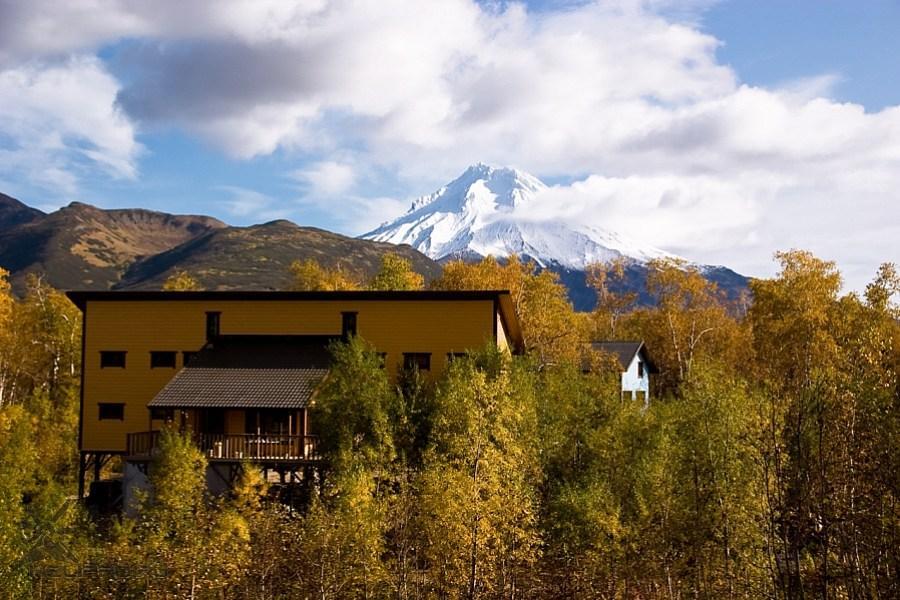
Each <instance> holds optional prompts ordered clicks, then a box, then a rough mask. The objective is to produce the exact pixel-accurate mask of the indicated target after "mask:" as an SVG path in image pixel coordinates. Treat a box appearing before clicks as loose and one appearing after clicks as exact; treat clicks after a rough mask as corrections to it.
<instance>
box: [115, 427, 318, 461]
mask: <svg viewBox="0 0 900 600" xmlns="http://www.w3.org/2000/svg"><path fill="white" fill-rule="evenodd" d="M192 437H193V440H194V443H195V444H196V445H197V447H198V448H200V450H201V451H202V452H203V454H205V455H206V457H207V458H209V459H211V460H250V461H267V460H279V461H280V460H301V461H306V460H310V461H312V460H319V459H320V458H321V457H320V456H319V452H318V441H319V438H318V437H317V436H314V435H287V434H278V433H272V434H267V433H262V434H256V433H199V434H194V435H193V436H192ZM127 444H128V455H129V456H133V457H150V456H152V455H153V453H154V451H155V449H156V448H158V447H159V431H140V432H138V433H129V434H128V441H127Z"/></svg>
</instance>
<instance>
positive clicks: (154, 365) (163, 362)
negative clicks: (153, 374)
mask: <svg viewBox="0 0 900 600" xmlns="http://www.w3.org/2000/svg"><path fill="white" fill-rule="evenodd" d="M150 368H151V369H165V368H169V369H174V368H175V352H173V351H171V350H165V351H153V352H151V353H150Z"/></svg>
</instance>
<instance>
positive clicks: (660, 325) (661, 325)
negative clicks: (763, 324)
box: [622, 259, 750, 391]
mask: <svg viewBox="0 0 900 600" xmlns="http://www.w3.org/2000/svg"><path fill="white" fill-rule="evenodd" d="M648 268H649V273H648V275H647V291H648V293H649V294H650V296H651V297H652V298H653V300H654V305H653V306H650V307H644V308H640V309H636V310H634V311H632V312H631V313H630V314H629V315H627V317H626V318H625V319H624V323H623V324H622V329H623V331H624V332H625V333H626V334H627V335H626V337H631V338H633V339H641V340H644V341H645V342H646V344H647V347H648V348H651V353H652V356H653V360H654V362H655V363H656V365H657V366H658V367H659V369H660V373H659V374H658V375H657V376H656V377H655V380H656V385H657V386H658V387H659V388H660V389H661V390H663V391H666V390H677V389H678V386H679V385H680V384H681V383H682V382H683V381H685V380H686V379H688V378H689V377H690V374H691V369H692V368H693V365H694V363H695V362H696V361H698V360H699V359H715V360H718V361H720V362H721V363H723V364H729V365H735V366H738V365H742V364H746V363H747V362H748V359H749V351H750V349H749V346H750V342H749V338H748V335H749V333H748V332H747V330H746V328H745V327H743V325H742V323H740V322H739V321H738V320H737V318H736V315H734V314H733V313H732V312H731V311H730V310H729V309H730V307H729V305H728V303H727V302H726V300H725V298H724V296H723V294H722V293H721V291H720V290H719V289H718V287H717V286H716V284H715V283H712V282H710V281H709V280H707V279H706V278H705V277H703V274H702V273H701V272H700V270H699V269H698V268H697V267H696V266H693V265H689V264H687V263H685V262H684V261H680V260H674V259H656V260H653V261H651V262H650V264H649V267H648Z"/></svg>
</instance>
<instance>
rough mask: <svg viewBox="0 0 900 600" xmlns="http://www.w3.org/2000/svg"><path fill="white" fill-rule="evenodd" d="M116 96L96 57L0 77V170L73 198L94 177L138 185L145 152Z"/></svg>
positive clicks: (25, 68) (29, 66)
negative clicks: (100, 174)
mask: <svg viewBox="0 0 900 600" xmlns="http://www.w3.org/2000/svg"><path fill="white" fill-rule="evenodd" d="M117 91H118V85H117V83H116V81H115V80H114V79H113V78H112V77H111V76H110V75H109V73H107V72H106V70H105V69H104V68H103V65H102V63H101V62H100V61H99V60H98V59H96V58H93V57H85V56H81V57H74V58H72V59H69V60H66V61H64V62H59V63H54V64H49V65H48V64H26V65H22V66H20V67H16V68H9V69H6V70H0V141H5V143H4V144H0V157H2V160H0V170H2V171H8V172H10V173H13V172H18V173H22V172H25V173H27V174H28V176H29V177H30V179H32V180H33V181H35V182H37V183H39V184H41V185H43V186H45V187H48V188H51V189H57V190H63V191H69V192H71V191H73V190H74V189H75V187H76V184H77V181H78V177H79V174H81V173H83V172H85V171H88V170H95V169H98V168H99V169H100V170H102V171H104V172H105V173H107V174H108V175H110V176H112V177H115V178H126V179H130V178H134V177H135V176H136V173H137V170H136V160H137V157H138V155H139V153H140V151H141V147H140V145H139V144H138V143H137V142H136V141H135V139H134V135H135V132H134V127H133V126H132V124H131V123H130V122H129V120H128V119H127V118H126V117H125V116H124V115H122V114H121V112H120V111H119V110H118V108H117V107H116V104H115V99H116V93H117Z"/></svg>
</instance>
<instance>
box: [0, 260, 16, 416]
mask: <svg viewBox="0 0 900 600" xmlns="http://www.w3.org/2000/svg"><path fill="white" fill-rule="evenodd" d="M15 307H16V302H15V300H14V299H13V296H12V290H11V287H10V284H9V271H6V270H4V269H2V268H0V407H3V406H4V405H5V404H9V403H10V402H12V400H13V398H14V397H15V393H16V384H17V383H18V378H19V371H20V369H21V359H20V358H19V352H20V350H21V348H20V347H19V344H18V343H17V342H18V340H17V339H16V332H15V329H14V325H15V315H14V311H15Z"/></svg>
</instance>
